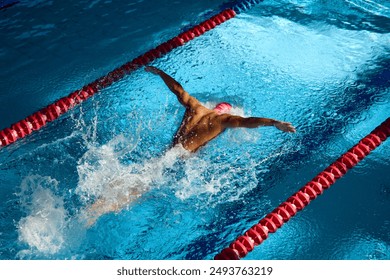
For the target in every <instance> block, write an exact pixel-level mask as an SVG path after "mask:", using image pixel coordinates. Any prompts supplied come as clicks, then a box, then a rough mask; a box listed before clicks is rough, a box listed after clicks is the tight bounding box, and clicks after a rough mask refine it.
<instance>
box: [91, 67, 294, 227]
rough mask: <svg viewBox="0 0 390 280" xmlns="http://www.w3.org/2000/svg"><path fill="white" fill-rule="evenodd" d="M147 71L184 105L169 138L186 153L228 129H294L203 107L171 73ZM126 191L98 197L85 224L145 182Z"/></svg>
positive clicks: (116, 207) (120, 204)
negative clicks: (159, 79)
mask: <svg viewBox="0 0 390 280" xmlns="http://www.w3.org/2000/svg"><path fill="white" fill-rule="evenodd" d="M145 70H146V71H147V72H150V73H153V74H156V75H159V76H160V77H161V78H162V79H163V81H164V82H165V84H166V85H167V86H168V88H169V89H170V90H171V91H172V92H173V93H174V94H175V95H176V96H177V99H178V100H179V102H180V103H181V104H182V105H183V106H184V107H185V108H186V111H185V114H184V117H183V120H182V123H181V125H180V127H179V129H178V130H177V132H176V134H175V136H174V138H173V146H174V147H175V148H176V147H177V148H184V149H185V150H186V151H187V152H196V151H197V150H198V149H199V148H200V147H202V146H204V145H206V144H207V143H208V142H209V141H210V140H212V139H214V138H215V137H217V136H218V135H220V134H221V133H222V132H224V131H225V130H226V129H228V128H236V127H246V128H256V127H260V126H274V127H276V128H277V129H279V130H281V131H284V132H295V128H294V127H293V126H292V125H291V123H287V122H282V121H278V120H274V119H268V118H257V117H249V118H244V117H240V116H236V115H232V114H229V112H230V110H231V108H232V105H230V104H229V103H226V102H222V103H219V104H217V105H216V106H215V108H214V109H212V110H210V109H208V108H206V107H204V106H203V105H202V104H201V103H200V102H199V101H198V100H197V99H196V98H195V97H193V96H191V95H189V94H188V93H187V92H186V91H185V90H184V89H183V87H182V86H181V85H180V84H179V83H178V82H177V81H175V80H174V79H173V78H172V77H171V76H169V75H168V74H166V73H165V72H163V71H162V70H160V69H158V68H156V67H152V66H147V67H146V68H145ZM118 185H125V182H122V183H121V182H118V181H116V180H114V181H113V182H112V183H110V184H108V187H109V189H115V188H116V187H117V186H118ZM132 187H133V188H132V189H131V191H130V192H129V193H127V194H126V195H125V194H118V195H117V196H116V197H114V198H111V199H109V200H107V199H104V198H99V199H98V200H97V201H95V203H94V204H93V205H91V206H90V207H89V208H88V209H87V213H86V216H85V217H84V218H85V219H86V221H87V225H88V226H92V225H93V224H94V223H95V221H96V220H97V219H98V218H99V217H100V216H101V215H103V214H106V213H109V212H119V211H120V210H121V209H123V208H124V207H125V206H126V205H129V204H131V203H132V202H134V201H135V200H137V199H138V198H139V197H140V196H142V194H143V193H144V192H146V191H147V189H148V186H147V184H140V185H139V186H132Z"/></svg>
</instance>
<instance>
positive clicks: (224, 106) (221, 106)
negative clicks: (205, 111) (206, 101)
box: [214, 102, 232, 115]
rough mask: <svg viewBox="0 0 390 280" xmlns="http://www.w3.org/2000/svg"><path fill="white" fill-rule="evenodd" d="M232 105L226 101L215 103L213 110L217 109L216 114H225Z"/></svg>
mask: <svg viewBox="0 0 390 280" xmlns="http://www.w3.org/2000/svg"><path fill="white" fill-rule="evenodd" d="M231 108H232V105H230V104H229V103H227V102H221V103H218V104H217V105H215V107H214V110H215V111H217V113H218V114H220V115H221V114H226V113H229V112H230V109H231Z"/></svg>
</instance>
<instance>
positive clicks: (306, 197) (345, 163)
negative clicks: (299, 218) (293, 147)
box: [214, 118, 390, 260]
mask: <svg viewBox="0 0 390 280" xmlns="http://www.w3.org/2000/svg"><path fill="white" fill-rule="evenodd" d="M389 136H390V118H388V119H387V120H386V121H384V122H383V123H382V124H381V125H379V126H378V127H377V128H375V129H374V130H373V131H372V132H371V133H370V134H368V135H367V136H366V137H364V138H363V139H362V140H360V142H359V143H358V144H356V145H355V146H353V147H352V148H351V149H350V150H348V151H347V152H346V153H345V154H343V155H342V156H341V157H339V158H338V159H337V160H336V161H335V162H334V163H332V164H331V165H330V166H328V167H327V168H326V169H325V170H324V171H322V172H321V173H319V174H318V175H317V176H316V177H314V179H313V180H311V181H310V182H309V183H307V184H306V185H305V186H304V187H302V188H301V189H300V190H299V191H298V192H296V193H294V194H293V195H292V196H290V197H289V198H288V199H287V200H286V201H285V202H283V203H281V204H280V205H279V206H278V207H276V208H275V209H274V210H273V211H272V212H271V213H269V214H268V215H266V216H265V217H264V218H263V219H261V220H260V221H259V222H258V223H257V224H256V225H254V226H252V227H251V228H250V229H249V230H247V231H246V232H245V233H244V234H243V235H242V236H239V237H238V238H237V239H236V240H235V241H234V242H233V243H231V244H230V246H229V247H228V248H225V249H223V250H222V251H221V252H220V253H219V254H217V255H216V256H215V257H214V259H215V260H239V259H241V258H243V257H245V256H246V255H247V254H248V253H249V252H251V251H252V250H253V249H254V247H255V246H258V245H260V244H261V243H262V242H263V241H264V240H265V239H267V238H268V235H269V234H270V233H274V232H275V231H276V230H277V229H279V228H280V227H281V226H282V225H283V224H284V223H286V222H288V221H289V220H290V218H291V217H293V216H295V214H296V213H297V212H298V211H301V210H302V209H303V208H305V207H306V206H307V205H308V204H309V203H310V202H311V201H312V200H314V199H316V198H317V196H319V195H321V194H322V193H323V192H324V191H325V190H326V189H328V188H329V187H330V186H331V185H332V184H334V183H335V182H336V180H337V179H340V178H341V177H342V176H344V175H345V173H346V172H347V171H348V170H349V169H351V168H353V167H354V166H355V165H356V164H357V163H358V162H360V161H361V160H362V159H364V158H365V157H366V156H367V155H368V154H369V153H370V152H371V151H373V150H374V149H376V148H377V147H378V146H379V145H380V144H381V143H383V142H384V141H385V140H386V139H387V138H388V137H389Z"/></svg>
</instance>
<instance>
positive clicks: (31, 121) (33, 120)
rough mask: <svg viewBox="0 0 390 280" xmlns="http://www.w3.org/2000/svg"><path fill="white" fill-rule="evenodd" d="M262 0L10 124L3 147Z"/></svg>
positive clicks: (1, 137)
mask: <svg viewBox="0 0 390 280" xmlns="http://www.w3.org/2000/svg"><path fill="white" fill-rule="evenodd" d="M262 1H263V0H246V1H233V2H230V3H229V6H230V8H226V9H224V10H223V11H222V12H220V13H219V14H217V15H215V16H213V17H211V18H209V19H207V20H205V21H203V22H202V23H200V24H198V25H196V26H194V27H192V28H190V29H189V30H186V31H185V32H183V33H181V34H179V35H178V36H176V37H174V38H172V39H170V40H168V41H166V42H164V43H162V44H160V45H159V46H157V47H156V48H154V49H152V50H150V51H148V52H146V53H144V54H143V55H140V56H139V57H137V58H135V59H133V60H132V61H130V62H128V63H126V64H124V65H122V66H120V67H118V68H117V69H115V70H113V71H111V72H109V73H108V74H107V75H105V76H103V77H101V78H99V79H97V80H95V81H94V82H92V83H90V84H88V85H86V86H84V87H83V88H82V89H80V90H76V91H74V92H72V93H71V94H69V95H68V96H66V97H63V98H61V99H59V100H57V101H55V102H54V103H52V104H50V105H48V106H47V107H45V108H43V109H41V110H39V111H38V112H36V113H34V114H32V115H30V116H28V117H27V118H25V119H24V120H21V121H19V122H17V123H15V124H13V125H11V127H9V128H5V129H3V130H1V131H0V147H5V146H8V145H10V144H12V143H14V142H15V141H17V140H18V139H21V138H24V137H26V136H28V135H30V134H31V133H32V132H33V131H35V130H39V129H41V128H42V127H43V126H45V125H46V124H47V123H49V122H52V121H53V120H55V119H57V118H59V117H60V116H61V115H63V114H64V113H66V112H67V111H69V110H70V109H72V108H73V107H75V106H76V105H78V104H80V103H82V102H83V101H85V100H87V99H88V98H90V97H91V96H93V95H95V94H96V93H98V92H99V91H100V90H102V89H104V88H107V87H108V86H110V85H111V84H112V83H114V82H116V81H118V80H120V79H122V78H123V77H124V76H126V75H128V74H129V73H131V72H133V71H134V70H136V69H138V68H140V67H142V66H145V65H147V64H148V63H150V62H152V61H153V60H155V59H157V58H159V57H161V56H163V55H165V54H167V53H168V52H170V51H172V50H173V49H175V48H177V47H180V46H183V45H184V44H186V43H187V42H189V41H191V40H193V39H194V38H196V37H198V36H200V35H203V34H204V33H205V32H207V31H209V30H211V29H214V28H215V27H216V26H218V25H220V24H222V23H224V22H225V21H227V20H229V19H231V18H233V17H235V16H236V15H237V14H239V13H241V12H243V11H246V10H248V9H250V8H252V7H253V6H254V5H255V4H259V3H260V2H262Z"/></svg>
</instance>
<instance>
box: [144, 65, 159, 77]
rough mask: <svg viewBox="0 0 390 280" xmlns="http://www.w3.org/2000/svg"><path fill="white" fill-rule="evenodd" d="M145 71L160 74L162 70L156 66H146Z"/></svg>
mask: <svg viewBox="0 0 390 280" xmlns="http://www.w3.org/2000/svg"><path fill="white" fill-rule="evenodd" d="M145 71H146V72H150V73H153V74H156V75H159V74H160V73H161V70H160V69H158V68H156V67H154V66H146V67H145Z"/></svg>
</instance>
